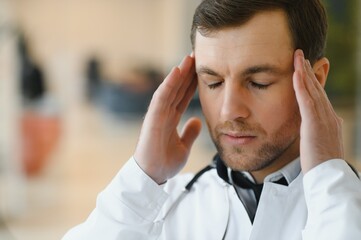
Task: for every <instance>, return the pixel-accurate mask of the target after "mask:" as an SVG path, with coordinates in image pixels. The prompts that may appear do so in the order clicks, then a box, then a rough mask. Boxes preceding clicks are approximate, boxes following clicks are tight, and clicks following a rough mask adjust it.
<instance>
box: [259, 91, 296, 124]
mask: <svg viewBox="0 0 361 240" xmlns="http://www.w3.org/2000/svg"><path fill="white" fill-rule="evenodd" d="M259 114H260V115H259V116H258V119H259V121H261V122H263V124H262V125H263V126H264V127H265V129H273V130H277V129H278V128H279V127H280V126H282V125H283V124H284V123H285V122H290V121H295V120H296V119H298V116H299V110H298V104H297V101H296V97H295V95H294V94H293V92H290V94H288V95H281V94H280V95H279V96H278V97H274V98H272V100H270V101H268V104H265V105H264V106H263V111H260V112H259Z"/></svg>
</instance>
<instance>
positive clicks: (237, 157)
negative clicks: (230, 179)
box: [208, 112, 301, 172]
mask: <svg viewBox="0 0 361 240" xmlns="http://www.w3.org/2000/svg"><path fill="white" fill-rule="evenodd" d="M293 116H294V117H292V119H289V120H288V121H285V122H284V123H283V124H282V125H281V126H280V127H279V128H278V129H277V131H275V132H274V133H273V134H272V135H270V136H269V137H268V135H267V133H266V131H265V130H264V129H263V128H262V127H261V126H260V125H258V124H254V125H252V126H250V125H249V124H247V123H245V122H243V121H232V122H226V123H224V124H221V125H218V126H216V128H215V129H214V130H212V131H210V132H211V137H212V140H213V143H214V144H215V146H216V149H217V151H218V154H219V155H220V157H221V159H222V160H223V161H224V163H225V164H226V165H227V166H228V167H230V168H231V169H233V170H237V171H248V172H253V171H260V170H262V169H265V168H267V167H269V166H270V165H272V164H273V163H275V162H276V161H277V160H279V159H280V158H281V157H282V156H283V155H284V154H285V153H286V152H287V150H288V149H289V148H290V147H291V146H292V145H293V144H295V143H296V141H297V139H299V129H300V122H301V120H300V115H299V112H297V113H296V114H295V115H293ZM208 127H210V125H209V124H208ZM225 129H231V130H237V131H245V132H252V133H255V134H256V136H257V138H258V139H257V141H260V139H261V138H265V139H267V138H268V140H267V141H266V142H264V143H262V144H261V145H260V147H258V148H256V149H254V150H253V151H252V150H250V149H249V148H247V146H224V145H225V144H224V143H222V142H221V140H220V137H221V135H222V134H221V132H222V131H224V130H225ZM291 160H293V159H291Z"/></svg>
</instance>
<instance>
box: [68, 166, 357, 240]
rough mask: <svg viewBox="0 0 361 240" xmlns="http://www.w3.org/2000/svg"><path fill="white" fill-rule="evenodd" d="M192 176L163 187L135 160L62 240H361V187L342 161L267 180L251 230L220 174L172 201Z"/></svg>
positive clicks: (207, 177)
mask: <svg viewBox="0 0 361 240" xmlns="http://www.w3.org/2000/svg"><path fill="white" fill-rule="evenodd" d="M191 177H192V176H191V175H182V176H178V177H176V178H174V179H172V180H170V181H168V182H167V183H166V184H164V185H163V186H159V185H157V184H156V183H155V182H153V181H152V180H151V179H150V178H149V177H148V176H147V175H146V174H145V173H144V172H142V170H141V169H140V168H139V167H138V166H137V164H136V163H135V161H134V159H131V160H130V161H128V162H127V163H126V164H125V166H123V168H122V169H121V170H120V172H119V173H118V174H117V176H116V177H115V178H114V179H113V181H112V182H111V183H110V184H109V186H108V187H107V188H106V189H105V190H104V191H103V192H102V193H100V194H99V196H98V199H97V205H96V208H95V209H94V211H93V212H92V213H91V215H90V216H89V218H88V219H87V220H86V221H85V222H84V223H83V224H81V225H79V226H77V227H75V228H73V229H71V230H70V231H69V232H68V233H67V234H66V236H65V237H64V238H63V240H131V239H132V240H133V239H134V240H142V239H169V240H178V239H179V240H193V239H196V240H202V239H204V240H213V239H214V240H220V239H241V240H246V239H247V240H248V239H250V240H265V239H268V240H301V239H302V240H316V239H317V240H353V239H355V240H360V239H361V183H360V180H359V179H358V178H357V177H356V175H355V174H354V173H353V172H352V171H351V169H350V168H349V167H348V165H347V164H346V163H345V162H344V161H343V160H337V159H335V160H330V161H327V162H325V163H322V164H320V165H319V166H317V167H315V168H314V169H312V170H311V171H309V172H308V173H307V174H306V175H305V176H303V174H302V173H301V174H300V175H299V176H298V177H297V178H296V179H295V180H294V181H293V182H292V183H291V184H290V185H289V186H283V185H280V184H275V183H271V182H265V183H264V187H263V191H262V195H261V198H260V202H259V206H258V209H257V213H256V217H255V219H254V223H253V225H252V224H251V222H250V220H249V217H248V215H247V213H246V210H245V208H244V207H243V205H242V203H241V202H240V200H239V199H238V196H237V194H236V192H235V190H234V188H233V187H232V186H230V185H229V184H227V183H225V182H224V181H223V180H222V179H221V178H219V177H218V175H217V173H216V170H210V171H209V172H206V173H204V175H203V176H202V177H201V178H199V179H198V181H197V182H196V184H195V185H194V186H193V188H192V190H191V192H189V193H187V194H186V195H184V197H183V198H182V199H181V200H180V201H179V202H178V203H174V202H175V199H176V198H177V196H178V195H179V193H180V192H181V191H182V189H183V188H184V186H185V185H186V184H187V182H188V181H189V180H190V179H191ZM171 206H173V208H171ZM169 209H171V210H170V212H168V214H167V211H168V210H169Z"/></svg>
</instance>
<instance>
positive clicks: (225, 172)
mask: <svg viewBox="0 0 361 240" xmlns="http://www.w3.org/2000/svg"><path fill="white" fill-rule="evenodd" d="M347 164H348V165H349V167H350V168H351V170H352V171H353V172H354V173H355V174H356V176H357V178H358V179H360V176H359V173H358V172H357V170H356V169H355V168H354V167H353V166H352V165H351V164H350V163H347ZM212 169H216V170H217V174H218V176H219V177H220V178H222V179H223V180H224V181H225V182H227V183H229V184H230V185H233V181H232V180H231V178H230V176H229V168H227V166H226V165H225V164H224V162H223V160H222V159H221V158H220V156H219V155H218V154H216V155H215V156H214V157H213V161H212V163H211V164H209V165H207V166H206V167H204V168H203V169H201V170H200V171H199V172H197V173H196V174H195V175H194V177H193V178H192V179H191V180H190V181H189V182H188V183H187V184H186V185H185V186H184V188H183V189H182V191H181V192H180V193H179V195H178V196H177V197H176V198H175V200H174V202H173V203H172V204H171V205H170V207H169V208H168V209H167V210H166V211H165V212H166V213H165V214H164V216H163V217H162V220H164V219H165V218H166V217H167V216H168V215H169V213H170V212H171V211H172V210H173V209H174V208H175V207H176V206H177V205H178V204H179V202H181V201H182V199H183V198H184V197H185V196H186V195H187V194H188V193H189V192H190V191H191V190H192V187H193V185H194V184H195V183H196V182H197V181H198V179H199V178H200V177H201V176H202V175H203V174H204V173H206V172H208V171H209V170H212Z"/></svg>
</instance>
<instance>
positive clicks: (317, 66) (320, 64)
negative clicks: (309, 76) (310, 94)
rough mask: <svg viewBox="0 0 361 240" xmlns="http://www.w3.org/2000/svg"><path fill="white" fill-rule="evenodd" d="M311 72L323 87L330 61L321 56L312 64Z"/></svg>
mask: <svg viewBox="0 0 361 240" xmlns="http://www.w3.org/2000/svg"><path fill="white" fill-rule="evenodd" d="M312 68H313V72H314V73H315V76H316V78H317V80H318V81H319V82H320V84H321V85H322V87H325V84H326V80H327V76H328V71H329V70H330V62H329V61H328V59H327V58H325V57H324V58H321V59H319V60H317V61H316V62H315V63H314V64H313V67H312Z"/></svg>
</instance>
